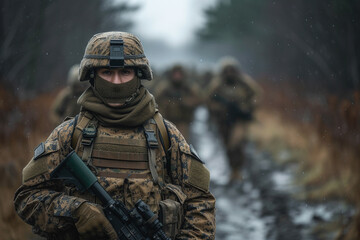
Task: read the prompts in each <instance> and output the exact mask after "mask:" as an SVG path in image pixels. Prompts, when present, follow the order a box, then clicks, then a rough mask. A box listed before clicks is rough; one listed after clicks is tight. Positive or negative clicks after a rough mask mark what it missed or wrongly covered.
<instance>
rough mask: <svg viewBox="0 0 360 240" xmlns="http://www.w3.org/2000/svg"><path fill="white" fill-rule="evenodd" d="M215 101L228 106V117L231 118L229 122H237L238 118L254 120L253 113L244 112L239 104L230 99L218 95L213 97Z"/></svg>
mask: <svg viewBox="0 0 360 240" xmlns="http://www.w3.org/2000/svg"><path fill="white" fill-rule="evenodd" d="M213 99H214V100H215V101H216V102H219V103H221V104H223V105H225V106H226V108H227V111H228V116H229V117H228V120H229V121H231V122H232V121H233V120H236V119H238V118H240V119H242V120H252V119H253V115H252V112H251V111H244V110H242V109H240V107H239V105H238V103H237V102H234V101H231V100H230V99H227V98H225V97H224V96H221V95H218V94H216V95H215V96H213Z"/></svg>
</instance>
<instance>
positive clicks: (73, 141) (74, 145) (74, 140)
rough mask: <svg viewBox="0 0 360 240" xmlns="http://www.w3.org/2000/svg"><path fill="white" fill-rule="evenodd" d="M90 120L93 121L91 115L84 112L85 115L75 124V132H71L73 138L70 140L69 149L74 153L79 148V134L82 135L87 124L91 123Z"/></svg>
mask: <svg viewBox="0 0 360 240" xmlns="http://www.w3.org/2000/svg"><path fill="white" fill-rule="evenodd" d="M91 119H93V116H92V114H91V113H89V112H85V114H84V115H83V116H82V118H81V120H80V121H79V122H78V123H77V124H76V127H75V130H74V132H73V136H72V139H71V147H72V148H73V149H74V150H75V151H77V150H78V149H77V148H78V147H79V145H78V141H79V137H80V134H82V131H83V130H84V128H85V127H86V126H87V125H88V123H89V122H90V121H91Z"/></svg>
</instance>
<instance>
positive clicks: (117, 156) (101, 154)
mask: <svg viewBox="0 0 360 240" xmlns="http://www.w3.org/2000/svg"><path fill="white" fill-rule="evenodd" d="M92 156H93V157H94V158H104V159H113V160H118V161H121V160H126V161H134V162H147V160H148V155H147V153H133V152H113V151H104V150H96V149H95V150H93V153H92Z"/></svg>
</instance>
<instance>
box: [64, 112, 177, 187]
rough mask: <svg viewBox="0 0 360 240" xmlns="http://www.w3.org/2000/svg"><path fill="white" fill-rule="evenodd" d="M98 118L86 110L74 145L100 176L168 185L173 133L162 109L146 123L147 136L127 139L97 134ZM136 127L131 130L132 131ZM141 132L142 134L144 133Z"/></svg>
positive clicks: (161, 185) (72, 143)
mask: <svg viewBox="0 0 360 240" xmlns="http://www.w3.org/2000/svg"><path fill="white" fill-rule="evenodd" d="M97 128H98V121H97V120H96V118H95V117H94V116H93V115H92V114H91V113H90V112H85V113H84V114H83V115H82V117H81V119H80V121H79V122H77V123H76V127H75V129H74V133H73V137H72V141H71V146H72V148H73V149H75V151H76V152H77V153H78V155H79V156H80V157H81V158H82V159H83V161H84V162H85V163H86V164H87V165H88V166H89V167H90V168H91V169H92V170H93V171H94V172H95V173H96V175H98V176H99V177H114V178H147V177H148V174H151V176H152V178H153V181H154V182H155V183H156V184H159V186H160V187H163V185H164V174H165V172H164V169H166V167H165V166H166V164H167V163H166V152H167V150H168V149H169V147H170V146H169V145H170V143H169V136H168V133H167V130H166V127H165V124H164V121H163V118H162V116H161V114H160V113H159V112H156V114H155V115H154V117H153V118H152V119H149V120H148V121H147V122H145V123H144V124H143V126H142V129H143V132H144V134H143V136H144V138H139V139H133V138H127V137H126V136H127V134H126V132H127V130H126V129H123V130H122V131H123V132H124V134H123V135H124V137H123V138H119V137H114V136H112V135H111V134H109V135H106V134H100V135H99V136H97ZM132 132H133V128H131V129H129V133H132ZM140 135H141V134H140Z"/></svg>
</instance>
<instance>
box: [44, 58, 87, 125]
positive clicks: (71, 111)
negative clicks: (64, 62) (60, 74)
mask: <svg viewBox="0 0 360 240" xmlns="http://www.w3.org/2000/svg"><path fill="white" fill-rule="evenodd" d="M78 76H79V64H75V65H73V66H72V67H71V68H70V70H69V73H68V78H67V86H66V88H64V89H63V90H62V91H60V93H59V94H58V95H57V96H56V98H55V100H54V103H53V105H52V107H51V110H50V117H51V120H52V122H53V123H54V124H55V125H58V124H60V123H61V122H62V121H63V120H64V119H65V118H66V117H74V116H75V115H76V114H78V113H79V112H80V105H78V104H77V99H78V98H79V97H80V95H81V94H82V93H83V91H84V90H85V89H86V88H87V87H88V86H87V84H85V83H84V82H80V81H79V79H78Z"/></svg>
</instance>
